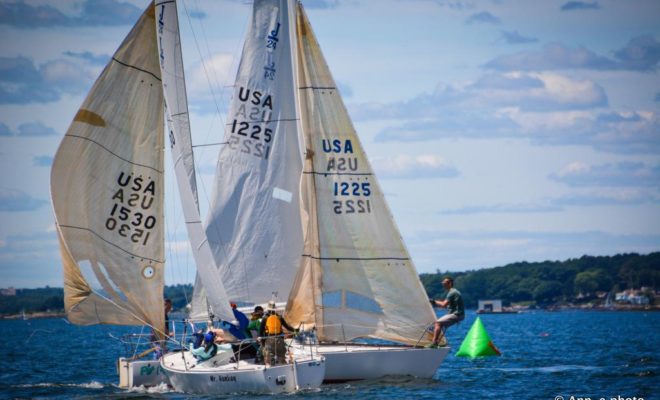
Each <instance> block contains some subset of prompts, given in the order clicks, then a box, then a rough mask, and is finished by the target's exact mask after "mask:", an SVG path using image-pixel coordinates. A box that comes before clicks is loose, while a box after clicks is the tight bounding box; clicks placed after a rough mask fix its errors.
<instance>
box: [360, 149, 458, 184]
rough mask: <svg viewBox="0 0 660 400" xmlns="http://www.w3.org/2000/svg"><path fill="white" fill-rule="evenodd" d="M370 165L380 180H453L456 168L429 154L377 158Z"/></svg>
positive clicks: (456, 173) (455, 175) (456, 172)
mask: <svg viewBox="0 0 660 400" xmlns="http://www.w3.org/2000/svg"><path fill="white" fill-rule="evenodd" d="M372 165H373V167H374V169H375V170H376V171H377V173H378V176H379V177H380V178H382V179H425V178H455V177H457V176H458V170H457V169H456V167H454V166H453V165H451V164H450V163H449V162H447V161H445V160H444V159H443V158H441V157H438V156H436V155H431V154H423V155H418V156H409V155H398V156H396V157H394V159H392V158H388V159H383V158H377V159H374V160H372Z"/></svg>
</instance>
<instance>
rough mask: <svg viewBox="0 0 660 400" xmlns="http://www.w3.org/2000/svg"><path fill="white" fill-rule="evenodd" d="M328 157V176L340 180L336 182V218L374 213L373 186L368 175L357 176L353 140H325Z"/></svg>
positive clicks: (334, 203) (334, 189)
mask: <svg viewBox="0 0 660 400" xmlns="http://www.w3.org/2000/svg"><path fill="white" fill-rule="evenodd" d="M321 145H322V148H323V152H324V153H326V154H327V156H328V157H327V163H326V165H325V172H327V173H331V174H333V175H331V176H336V177H338V178H339V179H338V180H335V181H333V182H332V185H333V186H332V195H333V197H334V199H333V201H332V211H334V213H335V214H354V213H357V214H364V213H371V200H370V197H371V189H372V187H371V182H369V176H368V175H361V174H357V171H358V167H359V165H358V158H357V157H355V156H354V154H353V144H352V143H351V141H350V139H346V140H340V139H323V140H322V142H321Z"/></svg>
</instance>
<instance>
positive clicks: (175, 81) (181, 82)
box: [156, 0, 234, 321]
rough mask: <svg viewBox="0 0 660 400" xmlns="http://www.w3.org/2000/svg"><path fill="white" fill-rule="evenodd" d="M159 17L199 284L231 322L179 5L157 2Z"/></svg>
mask: <svg viewBox="0 0 660 400" xmlns="http://www.w3.org/2000/svg"><path fill="white" fill-rule="evenodd" d="M156 17H157V21H156V26H157V32H158V50H159V59H160V67H161V73H162V76H163V91H164V95H165V104H166V111H167V126H168V128H169V135H168V136H169V143H170V148H171V150H172V160H173V162H174V171H175V174H176V179H177V185H178V187H179V194H180V198H181V205H182V207H183V216H184V218H185V222H186V229H187V230H188V238H189V239H190V245H191V247H192V253H193V258H194V259H195V264H196V266H197V271H198V274H199V275H198V276H199V279H196V283H199V282H203V286H204V287H205V288H206V289H207V290H208V292H207V293H206V295H207V297H208V300H209V302H210V304H211V307H212V309H213V313H214V314H215V316H216V317H219V318H222V319H224V320H228V321H232V320H233V319H234V316H233V313H232V312H231V308H230V307H229V301H228V299H227V295H226V293H225V289H224V286H223V284H222V281H221V280H220V276H219V275H218V270H217V267H216V265H215V262H214V259H213V255H212V253H211V249H210V248H209V244H208V241H207V240H206V234H205V232H204V228H203V227H202V221H201V217H200V214H199V202H198V197H197V184H196V177H195V163H194V155H193V149H192V140H191V135H190V119H189V116H188V101H187V97H186V84H185V76H184V71H183V59H182V56H181V40H180V36H179V20H178V16H177V9H176V2H173V1H170V0H165V1H157V2H156ZM198 288H199V287H198ZM204 311H206V310H204Z"/></svg>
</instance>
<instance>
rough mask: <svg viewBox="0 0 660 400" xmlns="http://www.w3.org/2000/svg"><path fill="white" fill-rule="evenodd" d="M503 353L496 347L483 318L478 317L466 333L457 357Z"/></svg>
mask: <svg viewBox="0 0 660 400" xmlns="http://www.w3.org/2000/svg"><path fill="white" fill-rule="evenodd" d="M500 355H502V353H500V351H499V350H498V349H497V347H495V345H494V344H493V341H492V340H491V339H490V336H489V335H488V332H486V328H484V324H483V323H482V322H481V319H480V318H479V317H477V320H476V321H474V324H472V327H471V328H470V330H469V331H468V333H467V335H465V339H463V343H461V347H460V348H459V349H458V352H457V353H456V356H457V357H472V358H474V357H486V356H500Z"/></svg>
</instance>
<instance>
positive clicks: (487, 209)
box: [440, 203, 562, 215]
mask: <svg viewBox="0 0 660 400" xmlns="http://www.w3.org/2000/svg"><path fill="white" fill-rule="evenodd" d="M558 211H562V207H560V206H557V205H554V204H549V203H548V204H542V203H539V204H532V203H529V204H522V203H520V204H494V205H476V206H465V207H460V208H455V209H448V210H441V211H440V214H444V215H467V214H527V213H546V212H558Z"/></svg>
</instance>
